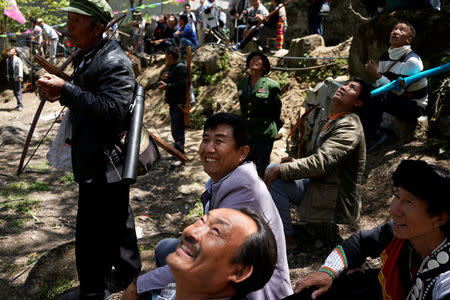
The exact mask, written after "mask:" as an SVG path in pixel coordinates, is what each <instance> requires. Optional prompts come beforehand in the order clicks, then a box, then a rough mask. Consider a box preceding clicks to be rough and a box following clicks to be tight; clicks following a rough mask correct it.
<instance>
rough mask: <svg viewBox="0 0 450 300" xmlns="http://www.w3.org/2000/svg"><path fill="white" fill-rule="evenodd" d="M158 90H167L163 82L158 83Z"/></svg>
mask: <svg viewBox="0 0 450 300" xmlns="http://www.w3.org/2000/svg"><path fill="white" fill-rule="evenodd" d="M158 89H160V90H162V91H165V90H167V83H165V82H164V81H160V82H159V85H158Z"/></svg>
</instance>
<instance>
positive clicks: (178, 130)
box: [159, 46, 188, 165]
mask: <svg viewBox="0 0 450 300" xmlns="http://www.w3.org/2000/svg"><path fill="white" fill-rule="evenodd" d="M180 56H181V53H180V49H178V48H177V47H175V46H171V47H169V48H167V49H166V64H167V71H166V72H165V73H164V74H163V75H162V77H161V79H162V81H161V82H160V83H159V89H161V90H165V91H166V102H167V103H168V104H169V114H170V125H171V131H172V137H173V140H174V141H175V145H174V147H175V148H176V149H177V150H178V151H180V152H182V153H184V114H183V111H182V109H183V108H184V104H185V103H186V89H187V80H188V69H187V67H186V64H185V63H184V62H182V61H180V60H178V59H179V58H180ZM176 165H179V164H176Z"/></svg>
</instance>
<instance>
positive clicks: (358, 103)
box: [353, 98, 363, 108]
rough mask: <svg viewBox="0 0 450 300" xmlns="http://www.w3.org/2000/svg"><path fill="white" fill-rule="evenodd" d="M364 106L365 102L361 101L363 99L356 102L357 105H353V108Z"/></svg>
mask: <svg viewBox="0 0 450 300" xmlns="http://www.w3.org/2000/svg"><path fill="white" fill-rule="evenodd" d="M362 105H363V102H362V101H361V99H359V98H358V100H356V102H355V104H353V107H355V108H360V107H361V106H362Z"/></svg>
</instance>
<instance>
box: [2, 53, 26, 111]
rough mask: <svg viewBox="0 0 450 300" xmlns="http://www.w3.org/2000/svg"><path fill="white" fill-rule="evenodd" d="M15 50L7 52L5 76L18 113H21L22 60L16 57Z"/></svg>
mask: <svg viewBox="0 0 450 300" xmlns="http://www.w3.org/2000/svg"><path fill="white" fill-rule="evenodd" d="M16 54H17V52H16V49H14V48H11V49H9V51H8V57H7V58H6V74H7V77H8V82H9V85H10V86H11V89H12V90H13V92H14V96H15V97H16V100H17V107H16V109H17V110H18V111H22V109H23V103H22V81H23V65H22V60H21V59H20V58H19V57H17V55H16Z"/></svg>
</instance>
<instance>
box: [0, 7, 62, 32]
mask: <svg viewBox="0 0 450 300" xmlns="http://www.w3.org/2000/svg"><path fill="white" fill-rule="evenodd" d="M3 1H4V0H0V3H1V2H3ZM17 5H18V7H19V9H20V11H21V12H22V14H23V16H24V17H25V20H27V22H26V23H25V24H24V25H22V24H20V23H18V22H16V21H14V20H13V19H11V18H7V31H8V32H17V31H18V30H21V31H24V30H27V29H28V28H30V26H31V24H30V22H29V21H30V19H31V18H35V19H37V18H42V19H43V20H44V22H45V23H46V24H49V25H55V24H61V23H64V22H65V21H66V13H65V12H62V11H61V8H63V7H66V6H68V5H69V1H68V0H43V1H42V2H40V3H36V1H34V0H20V1H17ZM0 6H1V4H0Z"/></svg>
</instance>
